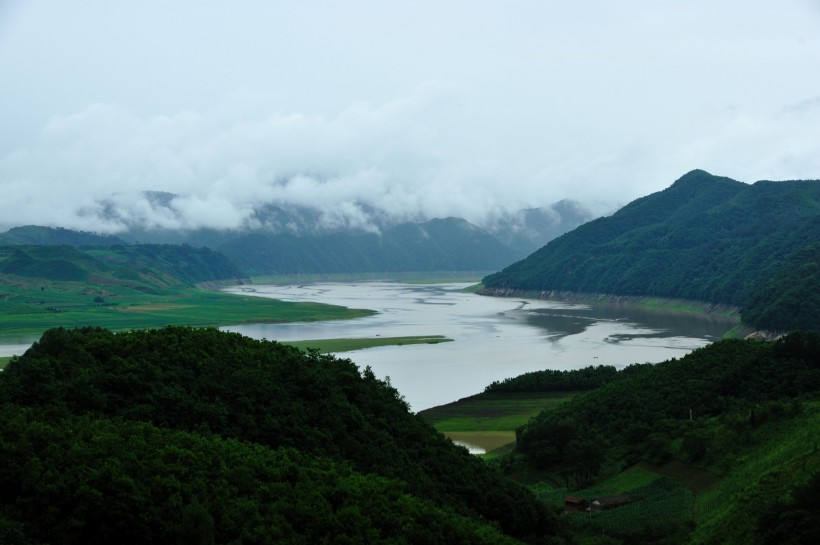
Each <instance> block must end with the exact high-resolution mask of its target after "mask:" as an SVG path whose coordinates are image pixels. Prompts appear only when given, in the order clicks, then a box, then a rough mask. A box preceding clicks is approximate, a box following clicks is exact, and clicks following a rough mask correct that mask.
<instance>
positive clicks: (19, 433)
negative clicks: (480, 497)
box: [0, 405, 512, 544]
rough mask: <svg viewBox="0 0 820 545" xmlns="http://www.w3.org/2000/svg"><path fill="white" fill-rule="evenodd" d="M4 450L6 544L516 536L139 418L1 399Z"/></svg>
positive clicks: (286, 459)
mask: <svg viewBox="0 0 820 545" xmlns="http://www.w3.org/2000/svg"><path fill="white" fill-rule="evenodd" d="M0 452H2V453H3V462H4V463H3V464H2V465H0V483H2V485H3V486H2V487H1V488H0V538H3V537H4V536H3V532H4V531H5V533H6V534H7V535H8V536H9V537H10V538H14V539H16V541H13V540H11V539H9V541H5V540H2V539H0V542H2V543H15V542H18V543H26V542H41V543H66V544H69V543H70V544H74V543H76V544H90V543H122V544H130V543H133V544H147V543H162V544H166V543H170V544H174V543H180V544H193V543H196V544H208V543H260V544H261V543H270V544H273V543H305V544H313V543H362V544H367V543H383V542H393V543H397V542H398V543H423V542H426V543H486V544H492V543H511V542H512V540H511V539H509V538H508V537H506V536H503V535H502V534H501V533H500V532H498V531H497V530H495V529H494V528H492V527H490V526H488V525H482V524H480V523H478V522H477V521H475V520H470V519H468V518H465V517H462V516H459V515H456V514H455V513H453V512H452V511H449V510H447V509H446V508H441V507H438V506H435V505H434V504H433V503H432V502H430V501H427V500H422V499H419V498H417V497H414V496H412V495H410V494H408V493H407V492H406V491H405V490H404V488H405V487H404V486H403V485H402V483H400V482H398V481H394V480H389V479H385V478H382V477H377V476H375V475H363V474H361V473H357V472H355V471H353V470H352V469H351V468H350V467H349V466H347V465H345V464H340V463H336V462H332V461H330V460H327V459H323V458H317V457H312V456H309V455H305V454H302V453H300V452H298V451H297V450H294V449H277V450H272V449H269V448H265V447H262V446H260V445H254V444H251V443H245V442H240V441H236V440H225V439H221V438H219V437H217V436H214V435H207V434H206V435H202V434H195V433H190V432H181V431H173V430H167V429H161V428H157V427H155V426H153V425H151V424H148V423H144V422H133V421H127V420H122V419H113V420H106V419H98V418H93V417H90V416H80V417H76V416H75V417H66V418H55V417H54V416H53V415H46V414H45V413H43V412H42V411H39V410H32V409H26V408H20V407H17V406H13V405H5V406H2V407H0ZM16 521H19V522H16ZM26 539H28V540H30V541H25V540H26Z"/></svg>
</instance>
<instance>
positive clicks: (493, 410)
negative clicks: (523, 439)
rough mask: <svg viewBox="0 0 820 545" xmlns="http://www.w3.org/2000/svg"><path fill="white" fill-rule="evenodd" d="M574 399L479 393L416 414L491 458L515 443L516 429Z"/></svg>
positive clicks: (550, 394)
mask: <svg viewBox="0 0 820 545" xmlns="http://www.w3.org/2000/svg"><path fill="white" fill-rule="evenodd" d="M574 395H576V392H546V393H543V392H540V393H481V394H477V395H474V396H471V397H467V398H464V399H459V400H458V401H455V402H453V403H448V404H446V405H439V406H438V407H433V408H430V409H426V410H424V411H421V412H420V413H419V414H420V415H421V416H423V417H424V418H425V419H426V420H427V421H428V422H430V423H431V424H432V425H433V426H434V427H435V428H436V429H437V430H438V431H440V432H442V433H444V434H445V435H447V436H448V437H450V438H451V439H453V440H454V441H463V442H466V443H470V444H471V445H475V446H478V447H481V448H483V449H485V450H486V451H487V453H488V455H490V456H492V455H494V454H499V453H500V452H503V451H504V450H508V449H505V447H507V446H508V445H511V444H512V443H514V442H515V429H516V428H518V427H519V426H522V425H524V424H525V423H526V422H527V420H529V419H530V418H531V417H533V416H535V415H536V414H538V413H539V412H541V411H543V410H545V409H549V408H552V407H556V406H558V405H560V404H561V403H564V402H565V401H567V400H569V399H572V397H573V396H574ZM492 451H495V453H492Z"/></svg>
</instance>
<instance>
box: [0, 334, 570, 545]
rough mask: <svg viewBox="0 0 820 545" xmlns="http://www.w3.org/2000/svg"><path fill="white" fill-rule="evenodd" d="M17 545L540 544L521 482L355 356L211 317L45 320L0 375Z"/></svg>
mask: <svg viewBox="0 0 820 545" xmlns="http://www.w3.org/2000/svg"><path fill="white" fill-rule="evenodd" d="M0 413H2V415H1V416H0V452H2V455H3V460H4V463H3V464H0V465H2V467H0V536H4V535H14V536H16V542H17V543H57V542H59V543H94V542H102V541H108V542H117V543H151V542H153V543H169V542H176V543H239V542H242V543H512V542H513V538H516V539H523V540H527V541H530V542H538V543H543V542H544V541H545V540H546V539H547V538H548V537H549V536H554V535H556V534H557V533H559V532H560V531H561V530H560V528H561V524H560V523H559V521H558V520H557V518H556V517H555V515H554V513H553V512H552V511H550V510H549V509H547V508H546V507H545V506H544V505H543V504H541V503H540V502H539V501H537V500H536V499H535V497H534V496H533V495H532V493H530V492H529V491H528V490H527V489H525V488H524V487H522V486H520V485H517V484H515V483H514V482H512V481H510V480H508V479H506V478H504V477H503V476H502V475H501V474H500V473H499V472H498V471H496V470H494V469H493V468H491V467H488V466H487V465H486V464H484V463H483V462H482V461H481V460H480V459H478V458H475V457H473V456H471V455H469V454H468V453H467V451H466V450H465V449H462V448H460V447H456V446H455V445H453V444H452V443H451V442H450V441H449V440H447V439H446V438H445V437H443V436H442V435H441V434H439V433H437V432H435V430H434V429H433V428H432V427H431V426H430V425H429V424H427V423H426V422H425V421H424V420H423V419H422V418H421V417H420V416H417V415H414V414H412V413H410V412H409V410H408V407H407V405H406V404H405V403H404V402H403V400H402V399H401V397H400V396H399V394H398V392H396V391H395V390H394V389H393V388H392V387H390V385H389V384H387V383H385V382H383V381H381V380H379V379H377V378H376V377H375V376H374V375H373V373H372V372H371V371H370V370H369V369H366V370H364V371H361V370H359V369H358V368H357V367H356V366H355V365H354V364H353V363H352V362H350V361H349V360H342V359H337V358H334V357H331V356H323V355H319V354H318V353H315V352H314V353H309V354H305V353H303V352H301V351H299V350H298V349H296V348H292V347H287V346H284V345H281V344H278V343H275V342H268V341H254V340H251V339H248V338H246V337H242V336H240V335H237V334H229V333H223V332H219V331H217V330H213V329H190V328H166V329H161V330H152V331H134V332H128V333H119V334H113V333H111V332H109V331H106V330H101V329H91V328H86V329H81V330H64V329H53V330H50V331H48V332H46V333H45V334H44V335H43V337H42V339H41V340H40V341H39V342H38V343H36V344H35V345H34V346H33V347H32V348H31V349H30V350H29V351H28V352H26V354H25V355H23V356H21V357H19V358H15V359H14V360H12V362H11V363H10V364H9V365H8V366H7V367H6V369H5V370H4V371H3V372H2V373H0Z"/></svg>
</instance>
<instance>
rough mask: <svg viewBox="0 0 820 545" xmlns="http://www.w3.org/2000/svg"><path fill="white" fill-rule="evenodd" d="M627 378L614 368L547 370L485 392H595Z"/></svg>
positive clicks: (488, 388)
mask: <svg viewBox="0 0 820 545" xmlns="http://www.w3.org/2000/svg"><path fill="white" fill-rule="evenodd" d="M623 376H625V373H618V370H617V369H615V368H614V367H612V366H608V365H600V366H598V367H595V366H590V367H584V368H583V369H573V370H571V371H561V370H556V369H545V370H543V371H533V372H531V373H524V374H523V375H518V376H517V377H513V378H507V379H504V380H502V381H497V380H496V381H494V382H493V383H492V384H490V385H489V386H487V387H486V388H484V391H485V392H574V391H579V390H594V389H595V388H599V387H601V386H603V385H604V384H606V383H608V382H612V381H613V380H616V379H618V378H621V377H623Z"/></svg>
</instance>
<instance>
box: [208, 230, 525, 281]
mask: <svg viewBox="0 0 820 545" xmlns="http://www.w3.org/2000/svg"><path fill="white" fill-rule="evenodd" d="M216 248H217V249H218V250H219V251H220V252H222V253H224V254H225V255H227V256H228V257H229V258H231V259H232V260H234V261H235V262H236V263H237V264H238V265H239V266H240V267H242V268H243V269H244V270H246V271H248V272H249V273H250V274H259V275H265V274H300V273H349V272H396V271H452V270H456V271H487V270H497V269H499V268H501V267H503V266H505V265H507V264H509V263H511V262H513V261H514V260H515V259H517V258H518V257H519V255H518V254H516V253H515V252H514V251H513V250H512V249H510V248H509V247H507V246H505V245H504V244H502V243H501V242H499V241H498V240H497V239H495V238H494V237H493V236H492V235H490V234H489V233H487V232H485V231H482V230H481V229H479V228H478V227H476V226H474V225H471V224H469V223H467V222H466V221H464V220H460V219H456V218H447V219H436V220H431V221H428V222H425V223H421V224H415V223H413V224H411V223H408V224H403V225H398V226H396V227H393V228H391V229H387V230H385V231H384V232H382V233H380V234H376V233H369V232H337V233H328V234H320V235H309V236H308V235H305V236H297V235H292V234H286V233H269V232H263V231H257V232H253V233H249V234H244V235H239V236H237V237H234V238H233V239H231V240H230V241H228V242H226V243H224V244H222V245H219V246H216Z"/></svg>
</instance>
